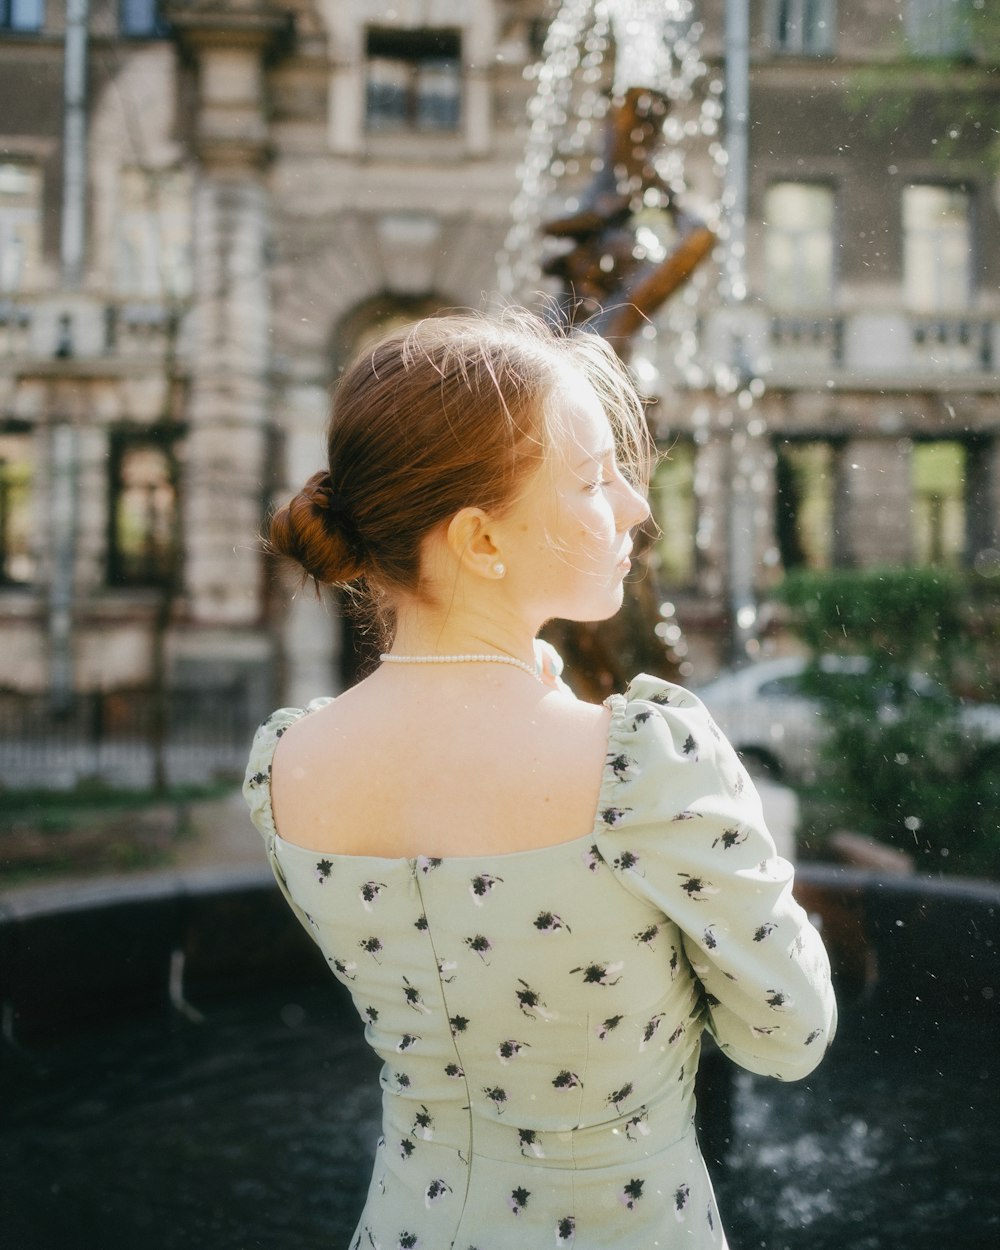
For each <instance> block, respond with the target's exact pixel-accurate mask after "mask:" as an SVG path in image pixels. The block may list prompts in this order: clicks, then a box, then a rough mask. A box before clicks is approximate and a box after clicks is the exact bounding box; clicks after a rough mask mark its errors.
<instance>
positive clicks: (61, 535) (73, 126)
mask: <svg viewBox="0 0 1000 1250" xmlns="http://www.w3.org/2000/svg"><path fill="white" fill-rule="evenodd" d="M88 15H89V6H88V0H66V44H65V52H64V58H63V153H62V157H63V160H62V168H63V194H62V222H61V226H62V230H61V235H60V247H59V260H60V271H61V277H62V287H63V293H64V294H67V293H70V292H74V291H77V290H79V288H80V286H81V285H82V283H83V269H84V243H85V236H86V205H87V20H88ZM62 327H63V328H62V330H61V339H60V344H59V350H58V352H57V355H59V356H71V355H72V354H73V328H72V318H71V316H70V314H69V313H65V314H64V315H63V318H62ZM78 462H79V434H78V432H77V430H76V429H75V428H74V426H73V424H72V422H71V421H53V425H52V431H51V444H50V459H49V463H50V466H51V490H50V496H49V549H50V551H51V560H52V563H51V571H52V582H51V586H50V589H49V601H48V635H49V664H50V667H49V697H50V700H51V703H52V707H53V709H54V710H56V711H57V712H63V711H66V710H67V709H68V708H69V706H70V704H71V702H72V698H73V576H74V572H75V565H76V528H77V510H78V478H79V463H78Z"/></svg>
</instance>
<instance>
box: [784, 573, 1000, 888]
mask: <svg viewBox="0 0 1000 1250" xmlns="http://www.w3.org/2000/svg"><path fill="white" fill-rule="evenodd" d="M977 589H978V590H980V591H981V588H977ZM779 597H780V598H781V599H782V600H783V601H784V602H785V603H786V604H787V605H788V607H789V608H790V609H791V625H792V628H793V630H794V631H795V632H796V633H797V634H798V635H799V637H800V638H801V639H802V640H803V642H805V643H806V645H807V646H808V647H809V649H810V651H811V653H812V657H813V663H812V664H811V665H810V667H809V670H808V672H807V675H806V678H805V688H806V689H807V690H808V691H809V692H810V693H811V694H812V695H813V696H814V697H815V698H817V699H818V700H819V702H820V704H821V707H822V711H823V716H824V719H825V721H826V725H827V730H828V732H827V735H826V738H825V741H824V745H823V765H824V766H823V768H822V769H821V780H820V782H819V783H818V786H817V790H818V795H817V797H818V798H819V799H820V800H821V802H823V803H824V804H825V805H826V806H827V808H828V809H829V810H831V811H832V813H833V817H832V819H833V820H834V821H836V822H839V823H840V824H841V826H847V827H849V828H853V829H854V830H856V831H858V832H861V833H866V834H869V835H871V836H873V837H876V838H879V839H881V840H883V841H887V842H890V843H892V844H894V845H896V846H897V847H899V849H901V850H905V851H907V852H909V853H910V854H912V855H914V857H915V858H916V860H917V863H918V865H919V866H920V867H921V868H922V869H923V870H926V871H940V870H944V871H948V872H964V873H983V874H987V875H1000V831H998V828H997V823H998V822H997V806H996V804H997V798H998V790H1000V742H997V743H996V744H995V745H993V746H991V745H990V743H989V742H988V741H986V740H984V739H983V738H981V737H979V736H978V735H976V734H973V733H972V732H970V730H969V727H968V723H967V717H966V716H965V714H964V712H963V704H962V700H961V699H960V698H959V697H958V696H957V694H956V693H955V692H956V691H957V690H958V689H962V688H968V685H969V683H970V681H972V680H974V673H975V671H976V669H977V668H979V669H981V670H982V671H985V667H984V666H983V664H982V663H979V662H977V657H978V659H979V660H981V659H982V658H983V657H982V656H981V655H980V652H981V651H983V650H984V648H983V646H982V643H983V639H984V638H985V639H986V640H987V641H990V640H991V630H990V629H988V628H985V627H984V622H985V621H988V619H989V618H990V612H989V611H988V610H986V609H985V608H984V604H983V601H982V594H981V593H980V594H978V595H973V594H971V593H970V585H969V583H968V582H967V581H966V580H965V579H963V578H962V577H961V576H960V575H958V574H954V573H948V572H945V571H942V570H935V569H888V570H865V571H853V570H851V571H848V570H838V571H836V572H831V573H826V574H819V573H796V574H792V575H789V576H788V577H787V578H786V580H785V582H784V583H783V585H782V586H781V587H780V589H779ZM988 649H989V648H988V647H986V648H985V650H986V651H988ZM824 654H827V655H828V654H849V655H857V656H862V657H864V664H865V680H862V681H856V680H855V681H851V682H843V681H841V682H838V681H836V680H835V679H834V680H831V674H830V673H828V672H824V671H823V670H822V669H820V667H819V665H818V663H817V662H816V661H817V658H818V657H819V656H820V655H824ZM987 658H988V656H987Z"/></svg>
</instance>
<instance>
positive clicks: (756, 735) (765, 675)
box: [695, 655, 1000, 781]
mask: <svg viewBox="0 0 1000 1250" xmlns="http://www.w3.org/2000/svg"><path fill="white" fill-rule="evenodd" d="M805 669H806V660H805V659H804V658H802V657H801V656H783V657H780V658H777V659H773V660H762V661H760V662H759V663H756V664H751V665H748V666H747V667H746V668H740V669H734V670H731V671H727V672H723V673H720V674H719V676H718V677H716V678H715V679H714V680H712V681H710V682H707V683H706V684H705V685H703V686H700V687H696V688H695V693H696V694H697V695H698V697H699V698H700V699H702V700H703V702H704V703H705V704H706V706H707V707H708V710H709V711H710V712H711V713H712V716H713V717H714V719H715V721H716V724H718V726H719V728H720V729H721V730H722V732H723V733H724V734H725V735H726V737H727V738H728V739H729V740H730V742H732V744H733V746H734V747H735V748H736V750H737V751H738V752H739V754H740V755H741V757H742V758H743V761H744V763H745V764H746V765H747V768H748V769H749V770H750V771H751V772H754V773H756V774H757V775H765V776H771V777H775V778H780V779H787V780H803V781H810V780H812V779H814V778H815V776H816V769H817V765H818V763H819V753H820V746H821V744H822V741H823V734H824V720H823V705H822V701H821V699H820V698H818V697H816V696H815V695H814V694H812V693H806V692H805V691H804V689H803V674H804V672H805ZM820 670H821V674H822V677H823V682H824V684H825V685H826V686H827V688H830V689H832V688H833V687H834V686H837V687H840V688H841V689H842V690H846V691H848V692H849V691H850V689H851V686H852V685H854V684H855V683H859V682H866V683H867V682H870V680H871V677H870V665H869V663H868V661H867V660H866V659H865V658H864V657H863V656H846V655H829V656H823V657H822V658H821V660H820ZM908 682H909V691H908V693H909V694H913V695H917V696H919V697H920V698H922V699H928V700H937V701H940V702H941V705H942V707H943V708H944V707H948V708H949V709H950V708H952V707H953V706H954V700H952V699H951V698H950V696H949V695H948V694H947V693H946V692H945V691H944V690H943V689H942V688H941V687H940V686H939V685H937V683H936V682H934V681H933V680H932V679H931V678H930V677H927V676H926V675H924V674H922V673H911V674H910V675H909V678H908ZM859 693H860V692H859ZM898 704H899V692H898V691H893V690H892V689H891V688H886V689H885V690H884V691H882V692H881V693H880V697H879V715H880V717H882V718H883V719H884V720H885V721H886V722H889V721H891V719H892V717H893V715H894V705H895V706H897V707H898ZM957 714H958V725H959V728H960V729H961V730H962V732H963V735H968V739H969V743H970V752H969V754H970V762H969V770H970V774H975V773H978V772H981V771H982V769H984V768H987V767H988V768H991V769H994V770H1000V706H997V705H996V704H992V703H966V702H960V703H959V704H958V708H957Z"/></svg>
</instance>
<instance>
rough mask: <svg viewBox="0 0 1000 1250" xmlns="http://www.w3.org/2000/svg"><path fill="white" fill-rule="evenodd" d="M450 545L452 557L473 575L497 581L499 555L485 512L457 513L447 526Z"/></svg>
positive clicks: (466, 510)
mask: <svg viewBox="0 0 1000 1250" xmlns="http://www.w3.org/2000/svg"><path fill="white" fill-rule="evenodd" d="M447 542H448V546H449V548H450V549H451V552H452V555H453V556H454V557H455V559H456V560H457V561H458V562H459V564H460V565H461V566H462V567H463V568H465V569H468V570H469V572H470V573H476V574H477V575H478V576H479V577H487V578H490V579H491V580H493V579H495V578H496V577H497V572H496V569H497V565H498V562H499V560H500V551H499V548H498V547H497V545H496V543H495V542H494V540H493V534H492V532H491V526H490V517H489V514H488V513H486V512H484V511H483V509H482V508H462V509H461V510H460V511H459V512H456V513H455V515H454V516H453V517H452V518H451V520H450V521H449V522H448V530H447ZM501 567H502V566H501Z"/></svg>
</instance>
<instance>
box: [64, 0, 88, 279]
mask: <svg viewBox="0 0 1000 1250" xmlns="http://www.w3.org/2000/svg"><path fill="white" fill-rule="evenodd" d="M88 16H89V0H66V49H65V56H64V61H63V194H62V233H61V236H60V262H61V269H62V284H63V287H64V288H66V289H68V290H76V289H78V288H79V286H80V284H81V282H82V281H83V258H84V244H85V239H86V213H87V19H88Z"/></svg>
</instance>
